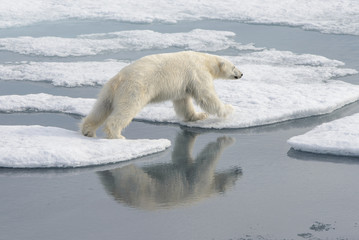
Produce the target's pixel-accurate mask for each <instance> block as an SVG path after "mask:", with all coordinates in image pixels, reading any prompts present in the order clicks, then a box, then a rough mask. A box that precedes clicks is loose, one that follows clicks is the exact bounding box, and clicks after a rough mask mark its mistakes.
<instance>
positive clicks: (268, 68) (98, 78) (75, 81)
mask: <svg viewBox="0 0 359 240" xmlns="http://www.w3.org/2000/svg"><path fill="white" fill-rule="evenodd" d="M226 58H228V59H229V60H231V61H232V62H233V63H234V64H236V65H237V67H238V68H239V69H240V70H241V71H242V72H244V73H245V74H244V78H243V79H244V80H248V81H251V82H254V81H256V82H263V83H282V82H287V83H293V82H297V83H305V82H308V83H315V82H321V81H327V80H329V79H331V78H336V77H343V76H347V75H352V74H356V73H357V71H356V70H354V69H348V68H341V67H342V66H343V65H344V63H343V62H340V61H337V60H331V59H328V58H325V57H322V56H317V55H311V54H295V53H293V52H289V51H277V50H263V51H258V52H252V53H247V54H241V55H239V56H228V57H226ZM127 64H129V62H124V61H116V60H107V61H102V62H96V61H94V62H18V63H7V64H0V80H28V81H49V82H51V83H52V84H54V85H56V86H66V87H75V86H84V85H89V86H91V85H102V84H104V83H105V82H106V81H107V80H108V79H110V78H111V77H112V76H114V75H115V74H116V73H117V72H118V71H120V70H121V69H122V68H123V67H124V66H126V65H127Z"/></svg>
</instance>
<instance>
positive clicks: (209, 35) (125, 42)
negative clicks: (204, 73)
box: [0, 29, 260, 57]
mask: <svg viewBox="0 0 359 240" xmlns="http://www.w3.org/2000/svg"><path fill="white" fill-rule="evenodd" d="M234 36H235V34H234V33H233V32H228V31H215V30H203V29H194V30H192V31H190V32H181V33H159V32H154V31H151V30H132V31H122V32H111V33H103V34H88V35H79V36H77V37H75V38H62V37H16V38H0V50H6V51H12V52H16V53H20V54H31V55H41V56H59V57H68V56H85V55H96V54H100V53H106V52H119V51H125V50H126V51H131V50H145V49H166V48H169V47H178V48H182V49H189V50H196V51H219V50H224V49H227V48H234V49H238V50H257V49H260V48H256V47H254V46H253V44H246V45H243V44H240V43H237V42H236V41H235V40H234V39H233V37H234Z"/></svg>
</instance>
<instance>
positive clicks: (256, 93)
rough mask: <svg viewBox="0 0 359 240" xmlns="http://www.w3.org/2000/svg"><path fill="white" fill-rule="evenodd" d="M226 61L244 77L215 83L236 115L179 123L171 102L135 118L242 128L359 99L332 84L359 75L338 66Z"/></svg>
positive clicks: (43, 97) (6, 104) (278, 58)
mask: <svg viewBox="0 0 359 240" xmlns="http://www.w3.org/2000/svg"><path fill="white" fill-rule="evenodd" d="M227 58H228V59H230V60H231V61H233V62H234V63H235V64H236V65H238V66H239V68H240V69H241V71H242V72H243V73H244V77H243V80H242V79H241V80H237V81H225V80H216V81H215V82H214V84H215V88H216V91H217V93H218V96H219V98H220V99H221V100H222V101H223V102H225V103H229V104H232V105H233V106H234V109H235V111H234V114H233V115H231V116H229V117H228V118H227V119H224V120H223V119H218V118H216V117H214V116H211V117H210V118H209V119H206V120H204V121H198V122H181V121H180V119H178V118H177V117H176V115H175V113H174V111H173V107H172V104H171V103H170V102H165V103H160V104H151V105H148V106H147V107H145V108H144V109H143V110H142V111H141V112H140V113H139V114H138V115H137V116H136V118H137V119H140V120H146V121H154V122H171V123H180V124H183V125H187V126H192V127H201V128H217V129H221V128H244V127H253V126H260V125H266V124H271V123H276V122H282V121H286V120H291V119H296V118H303V117H308V116H313V115H320V114H325V113H329V112H332V111H334V110H335V109H338V108H340V107H342V106H344V105H346V104H349V103H352V102H355V101H357V100H358V99H359V86H357V85H352V84H349V83H345V82H342V81H339V80H333V79H332V78H335V77H342V76H346V75H350V74H356V73H357V71H356V70H354V69H346V68H342V67H340V66H342V65H343V63H342V62H339V61H335V60H330V59H327V58H324V57H321V56H315V55H308V54H307V55H297V54H293V53H291V52H281V51H275V50H268V51H263V52H259V53H250V54H246V55H243V56H236V57H233V56H232V57H227ZM271 58H273V60H272V61H271V60H270V59H271ZM249 59H251V60H250V61H249ZM79 81H82V80H81V79H79ZM94 101H95V100H94V99H84V98H70V97H62V96H52V95H49V94H30V95H23V96H19V95H9V96H0V111H3V112H19V111H50V112H64V113H73V114H78V115H86V114H87V113H88V112H89V110H90V109H91V107H92V104H93V103H94Z"/></svg>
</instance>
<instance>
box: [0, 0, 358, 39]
mask: <svg viewBox="0 0 359 240" xmlns="http://www.w3.org/2000/svg"><path fill="white" fill-rule="evenodd" d="M288 6H290V7H288ZM66 19H95V20H117V21H126V22H141V23H142V22H146V23H151V22H166V23H174V22H177V21H182V20H187V21H196V20H201V19H220V20H230V21H239V22H249V23H263V24H281V25H289V26H297V27H302V28H304V29H314V30H318V31H321V32H325V33H344V34H354V35H359V4H358V2H357V0H342V1H339V2H338V1H336V0H312V1H294V0H282V1H277V0H266V1H263V0H243V1H236V0H228V1H219V0H214V1H196V2H194V1H189V0H179V1H175V2H174V1H170V0H160V1H158V0H156V1H155V0H146V1H141V4H138V3H137V2H135V1H128V0H126V1H109V0H98V1H91V0H78V1H71V0H61V1H60V0H33V1H31V4H29V3H28V1H26V0H17V1H10V2H9V1H6V4H5V3H3V4H0V28H7V27H14V26H26V25H30V24H34V23H39V22H45V21H58V20H66Z"/></svg>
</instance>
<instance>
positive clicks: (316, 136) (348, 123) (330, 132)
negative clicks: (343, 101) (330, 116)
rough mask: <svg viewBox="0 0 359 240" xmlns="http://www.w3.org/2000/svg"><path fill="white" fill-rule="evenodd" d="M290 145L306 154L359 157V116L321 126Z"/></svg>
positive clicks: (298, 137) (290, 142) (297, 137)
mask: <svg viewBox="0 0 359 240" xmlns="http://www.w3.org/2000/svg"><path fill="white" fill-rule="evenodd" d="M288 143H289V144H290V145H291V146H292V147H293V148H294V149H295V150H300V151H305V152H312V153H322V154H333V155H342V156H354V157H359V114H355V115H352V116H348V117H344V118H341V119H338V120H335V121H332V122H329V123H324V124H321V125H319V126H318V127H316V128H314V129H313V130H311V131H309V132H307V133H305V134H303V135H300V136H295V137H292V138H291V139H289V140H288Z"/></svg>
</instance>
